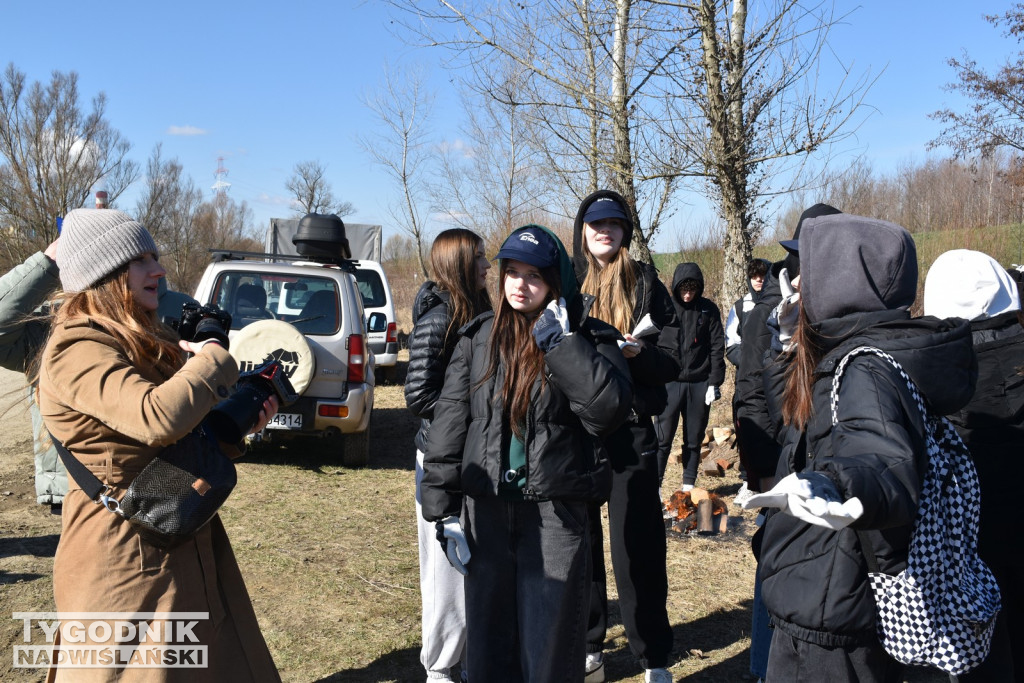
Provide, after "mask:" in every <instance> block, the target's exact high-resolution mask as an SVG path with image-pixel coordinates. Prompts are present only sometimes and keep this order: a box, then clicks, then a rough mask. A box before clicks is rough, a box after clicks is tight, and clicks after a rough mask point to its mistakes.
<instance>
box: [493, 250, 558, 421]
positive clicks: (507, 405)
mask: <svg viewBox="0 0 1024 683" xmlns="http://www.w3.org/2000/svg"><path fill="white" fill-rule="evenodd" d="M508 264H509V259H501V268H500V269H499V271H498V292H499V295H500V296H501V304H500V305H499V306H498V310H497V311H496V312H495V314H494V325H493V326H492V327H491V338H490V354H491V358H490V363H489V364H488V366H487V372H486V373H485V374H484V381H486V380H487V379H489V378H491V377H492V376H494V375H495V374H496V373H497V372H498V367H499V365H500V366H503V367H504V373H505V375H504V377H502V378H500V379H501V398H502V405H503V410H504V415H505V417H507V418H508V422H509V425H510V426H511V427H512V431H513V432H514V433H515V435H516V436H517V437H519V438H520V439H522V438H524V435H525V434H526V414H527V411H528V410H529V407H530V390H531V389H532V388H533V383H534V381H535V380H536V379H537V376H538V375H540V378H541V382H542V383H543V382H544V373H543V372H542V371H543V369H544V353H543V352H542V351H541V350H540V348H539V347H538V346H537V343H536V342H535V341H534V340H533V324H534V323H535V322H536V321H537V316H535V315H526V314H524V313H520V312H519V311H517V310H515V309H514V308H512V306H510V305H509V303H508V299H506V298H505V278H506V276H507V272H508ZM538 270H539V271H540V276H541V278H543V280H544V282H545V283H547V285H548V287H550V288H551V291H550V292H549V293H548V301H551V300H552V299H557V298H558V297H559V296H561V294H562V282H561V277H560V274H559V271H558V267H557V266H549V267H547V268H538ZM542 310H543V309H542Z"/></svg>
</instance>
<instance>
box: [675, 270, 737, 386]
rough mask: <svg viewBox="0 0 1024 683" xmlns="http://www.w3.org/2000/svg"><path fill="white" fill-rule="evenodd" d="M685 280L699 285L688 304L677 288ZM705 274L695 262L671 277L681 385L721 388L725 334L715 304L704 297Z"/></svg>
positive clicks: (723, 376)
mask: <svg viewBox="0 0 1024 683" xmlns="http://www.w3.org/2000/svg"><path fill="white" fill-rule="evenodd" d="M684 280H696V281H697V282H698V283H699V288H698V289H697V293H696V295H695V296H694V297H693V300H692V301H690V302H689V303H687V302H684V301H683V299H682V295H681V292H680V290H679V285H681V284H682V283H683V281H684ZM703 295H704V273H702V272H701V270H700V266H698V265H697V264H696V263H680V264H679V265H677V266H676V270H675V273H674V274H673V275H672V303H673V305H674V306H675V307H676V316H677V317H678V318H679V336H678V343H679V357H680V368H679V376H678V377H677V378H676V379H678V380H679V381H680V382H705V381H706V382H707V383H708V384H710V385H713V386H716V387H717V386H721V385H722V382H724V381H725V334H724V332H723V331H722V312H721V310H720V309H719V308H718V305H717V304H716V303H715V302H713V301H711V300H710V299H705V298H704V296H703Z"/></svg>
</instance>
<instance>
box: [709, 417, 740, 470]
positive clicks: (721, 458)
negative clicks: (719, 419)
mask: <svg viewBox="0 0 1024 683" xmlns="http://www.w3.org/2000/svg"><path fill="white" fill-rule="evenodd" d="M739 464H740V452H739V449H737V448H736V432H735V430H734V429H733V428H732V427H709V428H708V430H707V433H706V434H705V435H704V443H703V444H701V447H700V471H701V472H702V473H704V475H705V476H708V477H724V476H725V472H726V470H730V469H732V468H733V467H739Z"/></svg>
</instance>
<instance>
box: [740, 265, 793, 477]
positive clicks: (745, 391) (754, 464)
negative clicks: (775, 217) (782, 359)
mask: <svg viewBox="0 0 1024 683" xmlns="http://www.w3.org/2000/svg"><path fill="white" fill-rule="evenodd" d="M775 265H776V266H777V265H778V264H775ZM777 276H778V270H777V268H776V267H775V266H773V267H771V268H769V269H768V272H767V273H766V274H765V278H764V286H763V287H761V291H760V292H752V298H753V303H754V305H753V308H751V309H750V310H749V311H747V312H746V314H744V316H743V319H742V322H741V324H740V328H739V332H740V337H741V339H742V343H741V344H740V353H739V363H738V364H737V365H736V392H735V393H734V394H733V399H732V406H733V416H734V418H735V420H736V424H737V429H738V433H737V435H736V436H737V440H738V444H739V449H740V459H741V461H742V462H743V465H744V467H745V468H746V470H747V472H748V474H749V475H751V476H750V477H748V479H749V480H751V481H753V482H757V481H758V480H759V479H761V478H765V477H770V476H772V474H774V472H775V467H776V464H777V462H778V456H779V444H778V443H777V441H776V438H777V436H778V428H777V425H776V423H775V421H774V420H773V419H772V417H771V414H770V413H769V410H768V399H767V397H766V394H765V385H764V382H763V379H762V373H763V370H764V363H765V353H766V352H767V351H768V349H769V347H770V346H771V341H772V333H771V329H770V328H769V327H768V324H767V323H768V316H769V315H771V312H772V310H773V309H774V308H775V307H776V306H777V305H778V304H779V302H780V301H782V292H781V290H780V288H779V280H778V277H777ZM755 486H757V484H756V483H755ZM755 490H757V489H756V488H755Z"/></svg>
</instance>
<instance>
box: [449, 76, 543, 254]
mask: <svg viewBox="0 0 1024 683" xmlns="http://www.w3.org/2000/svg"><path fill="white" fill-rule="evenodd" d="M499 87H500V92H499V91H498V90H496V91H495V93H494V97H482V98H481V97H474V96H473V94H472V93H466V94H464V97H463V109H464V110H465V112H466V116H467V122H466V124H465V125H464V126H463V129H462V133H463V135H464V138H463V139H464V142H461V144H458V145H455V144H449V145H447V146H445V148H444V150H443V153H442V154H441V155H440V160H439V166H440V168H439V173H438V176H439V178H440V182H438V183H436V184H434V185H432V191H431V194H432V195H433V196H434V197H435V207H434V208H435V209H436V210H437V211H439V212H440V213H442V214H444V215H445V216H446V217H447V218H448V220H450V221H451V222H453V223H455V224H457V225H459V226H461V227H465V228H469V229H471V230H474V231H476V232H477V233H478V234H480V235H481V236H482V237H483V238H484V241H485V242H487V243H488V244H490V245H492V246H496V245H497V244H498V243H499V242H500V241H501V240H502V239H504V237H505V236H507V235H508V234H509V233H510V232H512V230H514V229H515V228H517V227H519V226H520V225H523V224H524V223H528V222H531V221H534V220H538V219H537V218H536V216H537V214H538V213H539V208H540V207H543V206H546V201H545V197H547V196H549V195H550V191H551V186H550V183H549V182H548V180H549V177H548V175H547V173H546V172H545V168H544V159H543V157H542V155H541V154H540V153H539V152H538V151H537V148H536V146H535V145H533V144H531V143H532V137H531V133H532V131H531V126H530V122H529V121H528V120H526V117H525V112H523V111H522V109H523V108H522V107H521V106H519V105H517V104H516V103H515V102H514V99H515V94H516V93H517V92H518V91H519V87H520V83H519V75H518V74H516V73H515V72H513V73H510V74H508V76H507V78H506V80H505V81H504V82H503V83H501V84H500V85H499ZM545 222H547V221H545Z"/></svg>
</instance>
